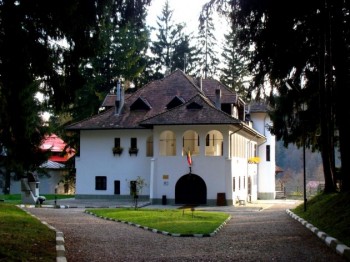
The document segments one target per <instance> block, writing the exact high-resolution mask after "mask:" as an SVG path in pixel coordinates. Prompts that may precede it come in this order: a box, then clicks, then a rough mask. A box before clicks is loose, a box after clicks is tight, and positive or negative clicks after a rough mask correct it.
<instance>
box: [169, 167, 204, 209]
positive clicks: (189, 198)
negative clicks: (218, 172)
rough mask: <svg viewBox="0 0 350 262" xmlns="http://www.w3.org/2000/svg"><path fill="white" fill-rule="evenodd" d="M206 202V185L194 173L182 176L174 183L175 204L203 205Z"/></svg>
mask: <svg viewBox="0 0 350 262" xmlns="http://www.w3.org/2000/svg"><path fill="white" fill-rule="evenodd" d="M206 203H207V186H206V184H205V182H204V180H203V179H202V178H201V177H200V176H197V175H195V174H187V175H184V176H182V177H181V178H180V179H179V180H178V181H177V183H176V185H175V204H187V205H203V204H206Z"/></svg>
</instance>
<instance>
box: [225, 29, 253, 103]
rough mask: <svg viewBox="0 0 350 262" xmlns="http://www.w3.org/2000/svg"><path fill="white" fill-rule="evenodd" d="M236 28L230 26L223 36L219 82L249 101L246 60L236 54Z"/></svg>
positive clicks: (238, 53)
mask: <svg viewBox="0 0 350 262" xmlns="http://www.w3.org/2000/svg"><path fill="white" fill-rule="evenodd" d="M236 30H237V29H236V27H235V26H234V25H232V26H231V28H230V32H228V33H227V34H225V35H224V37H225V43H224V46H223V52H222V58H223V61H222V63H223V67H222V68H221V69H220V70H221V72H222V74H221V75H220V81H221V82H222V83H224V84H225V85H226V86H228V87H229V88H231V89H232V90H234V91H236V92H237V93H238V94H239V95H240V96H241V97H242V98H243V99H244V100H245V101H248V100H249V97H248V86H247V82H248V81H247V78H248V76H249V72H248V70H247V58H246V56H242V55H241V52H238V50H237V49H238V45H237V41H238V39H237V35H236Z"/></svg>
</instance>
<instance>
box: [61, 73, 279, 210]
mask: <svg viewBox="0 0 350 262" xmlns="http://www.w3.org/2000/svg"><path fill="white" fill-rule="evenodd" d="M102 106H103V107H104V108H105V111H103V112H101V113H99V114H97V115H95V116H92V117H90V118H88V119H85V120H83V121H80V122H76V123H73V124H71V125H70V126H68V127H67V130H70V131H77V132H79V134H80V156H76V158H75V167H76V172H77V173H76V195H75V196H76V198H115V199H122V198H130V195H131V191H132V188H133V185H135V183H136V182H137V181H139V180H140V179H141V180H142V181H144V182H145V186H144V187H143V188H142V191H141V192H138V194H139V197H142V198H145V199H149V201H150V202H152V203H154V204H156V203H165V202H167V203H169V204H199V205H205V204H208V205H213V204H214V205H215V204H228V205H233V204H235V203H236V202H237V199H238V198H240V199H244V200H255V199H258V198H259V199H274V198H275V138H274V136H273V135H272V134H270V132H269V131H268V126H269V125H271V123H270V119H269V116H268V113H267V108H266V105H264V104H260V103H254V104H251V105H247V104H246V103H245V102H244V101H243V100H242V99H241V98H240V97H239V96H238V95H237V94H236V93H235V92H233V91H232V90H230V89H228V88H227V87H226V86H224V85H223V84H221V83H220V82H218V81H216V80H211V79H195V78H192V77H189V76H187V75H186V74H184V73H183V72H182V71H181V70H176V71H174V72H173V73H171V74H170V75H168V76H166V77H165V78H164V79H161V80H156V81H153V82H150V83H148V84H147V85H145V86H144V87H142V88H140V89H138V90H137V91H136V92H134V93H132V94H130V95H128V96H127V97H126V96H125V95H124V90H123V87H122V86H121V85H120V83H119V84H118V85H117V87H116V90H115V92H114V93H113V94H109V95H107V96H106V98H105V100H104V102H103V104H102ZM188 153H190V154H188ZM188 156H189V157H190V160H191V161H188ZM164 200H165V201H164ZM219 200H220V201H219ZM219 202H220V203H219Z"/></svg>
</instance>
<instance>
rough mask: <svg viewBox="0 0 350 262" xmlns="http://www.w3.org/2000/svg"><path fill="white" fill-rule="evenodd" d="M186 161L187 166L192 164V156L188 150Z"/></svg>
mask: <svg viewBox="0 0 350 262" xmlns="http://www.w3.org/2000/svg"><path fill="white" fill-rule="evenodd" d="M187 162H188V165H189V166H192V157H191V152H190V150H188V151H187Z"/></svg>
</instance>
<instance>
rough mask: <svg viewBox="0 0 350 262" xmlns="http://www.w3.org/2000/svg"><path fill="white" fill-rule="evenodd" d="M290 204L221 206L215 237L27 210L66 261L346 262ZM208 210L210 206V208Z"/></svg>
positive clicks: (78, 211)
mask: <svg viewBox="0 0 350 262" xmlns="http://www.w3.org/2000/svg"><path fill="white" fill-rule="evenodd" d="M289 208H292V206H290V205H288V204H280V203H278V204H273V205H270V206H269V207H268V208H266V209H264V210H263V211H260V212H258V211H253V210H251V209H244V208H239V207H231V208H227V207H225V208H224V209H223V210H224V211H225V212H228V213H230V214H231V216H232V219H231V220H230V221H229V222H228V223H227V224H226V225H225V226H224V227H223V228H222V229H221V230H220V231H219V232H218V233H217V234H216V235H215V236H213V237H203V238H198V237H171V236H165V235H162V234H157V233H153V232H150V231H147V230H144V229H140V228H137V227H134V226H131V225H127V224H123V223H118V222H114V221H107V220H104V219H101V218H97V217H94V216H92V215H89V214H86V213H84V208H68V209H54V208H26V210H27V211H29V212H30V213H32V214H34V215H35V216H37V217H38V218H40V220H42V221H46V222H47V223H48V224H50V225H51V226H53V227H55V228H56V229H57V230H59V231H62V232H63V234H64V240H65V249H66V258H67V261H68V262H70V261H72V262H73V261H74V262H80V261H84V262H90V261H91V262H93V261H106V262H111V261H133V262H134V261H317V262H319V261H327V262H331V261H332V262H333V261H346V260H345V259H344V258H343V257H342V256H340V255H338V254H336V253H335V251H333V250H332V249H331V248H329V247H328V246H326V244H325V243H324V242H322V241H321V240H320V239H319V238H318V237H317V236H316V235H315V234H313V233H312V232H311V231H310V230H308V229H307V228H305V227H304V226H303V225H301V224H300V223H299V222H298V221H296V220H294V219H292V218H291V217H290V216H289V215H288V214H287V213H286V209H289ZM208 209H210V208H208Z"/></svg>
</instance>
